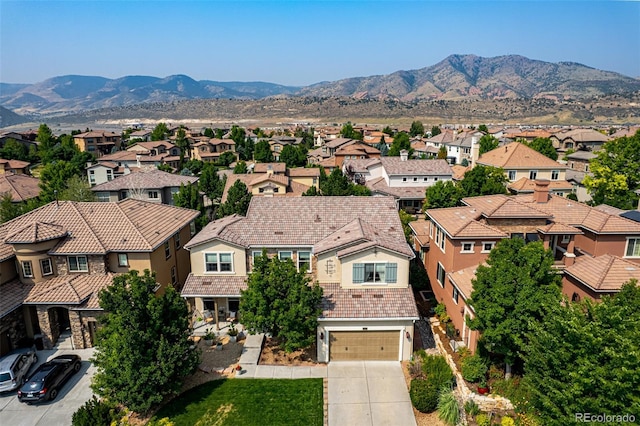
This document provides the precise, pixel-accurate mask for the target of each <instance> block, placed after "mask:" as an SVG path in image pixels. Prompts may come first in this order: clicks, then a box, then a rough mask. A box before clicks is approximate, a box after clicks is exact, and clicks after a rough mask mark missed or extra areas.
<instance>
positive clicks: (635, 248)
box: [624, 237, 640, 257]
mask: <svg viewBox="0 0 640 426" xmlns="http://www.w3.org/2000/svg"><path fill="white" fill-rule="evenodd" d="M624 257H640V237H634V238H627V249H626V250H625V254H624Z"/></svg>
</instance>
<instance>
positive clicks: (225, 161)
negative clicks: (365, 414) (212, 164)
mask: <svg viewBox="0 0 640 426" xmlns="http://www.w3.org/2000/svg"><path fill="white" fill-rule="evenodd" d="M234 161H236V155H235V154H234V153H233V152H231V151H225V152H223V153H222V154H220V157H218V164H219V165H221V166H224V167H228V166H229V165H230V164H231V163H233V162H234Z"/></svg>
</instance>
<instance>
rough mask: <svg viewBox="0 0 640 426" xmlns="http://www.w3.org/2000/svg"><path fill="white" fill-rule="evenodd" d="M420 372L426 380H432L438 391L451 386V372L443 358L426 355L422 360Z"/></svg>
mask: <svg viewBox="0 0 640 426" xmlns="http://www.w3.org/2000/svg"><path fill="white" fill-rule="evenodd" d="M422 371H424V374H425V375H426V376H427V379H429V380H432V381H433V382H434V383H435V384H436V385H437V386H438V389H440V388H442V387H444V386H451V385H452V384H453V372H452V371H451V367H449V364H447V360H446V359H444V357H443V356H439V355H426V356H425V357H424V358H423V362H422Z"/></svg>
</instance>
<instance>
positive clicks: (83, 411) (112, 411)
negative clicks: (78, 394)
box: [71, 395, 124, 426]
mask: <svg viewBox="0 0 640 426" xmlns="http://www.w3.org/2000/svg"><path fill="white" fill-rule="evenodd" d="M123 416H124V413H123V412H121V411H120V410H118V407H117V406H116V405H115V404H113V403H110V402H107V401H101V400H99V399H98V398H96V396H95V395H93V398H91V399H90V400H89V401H87V402H85V403H84V405H83V406H81V407H80V408H78V409H77V410H76V412H75V413H73V417H72V418H71V424H72V425H73V426H109V425H111V423H112V422H118V421H119V420H120V419H121V418H122V417H123Z"/></svg>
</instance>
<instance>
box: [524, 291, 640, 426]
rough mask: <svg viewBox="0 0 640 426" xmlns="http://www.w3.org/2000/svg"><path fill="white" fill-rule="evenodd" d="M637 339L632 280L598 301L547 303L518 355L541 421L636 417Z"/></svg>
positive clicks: (639, 306)
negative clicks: (589, 416) (591, 415)
mask: <svg viewBox="0 0 640 426" xmlns="http://www.w3.org/2000/svg"><path fill="white" fill-rule="evenodd" d="M638 342H640V287H639V286H638V283H637V281H635V280H631V281H629V282H627V283H625V284H624V285H623V286H622V289H621V291H620V292H619V293H617V294H616V295H614V296H604V297H603V298H602V301H601V302H592V301H591V300H585V301H582V302H578V303H571V302H569V301H568V300H565V301H564V303H562V304H556V305H554V306H552V309H551V310H550V311H549V312H548V313H547V315H546V317H545V318H544V320H543V321H540V322H534V323H533V327H532V330H531V333H530V334H529V342H528V345H527V346H526V351H525V356H524V360H525V379H526V383H527V385H528V386H527V389H529V392H530V395H531V398H530V401H529V402H530V404H531V405H532V406H533V408H534V410H535V411H537V412H538V413H539V415H540V417H541V419H542V420H543V424H545V425H567V424H575V423H574V421H575V413H598V414H611V415H618V414H619V415H623V414H630V415H634V416H635V418H636V421H637V419H639V418H640V393H639V392H638V389H640V355H639V354H638ZM599 424H600V423H599ZM615 424H620V423H615Z"/></svg>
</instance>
